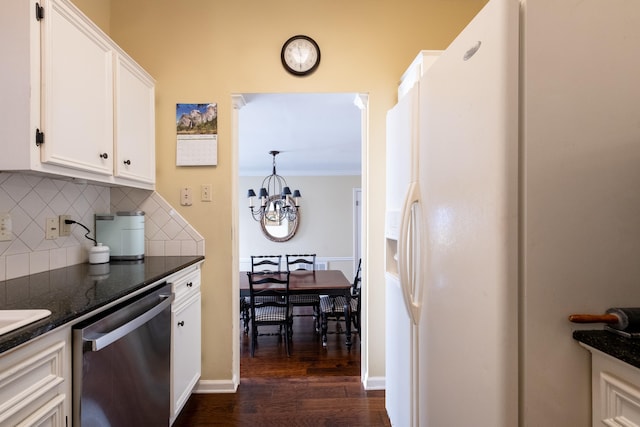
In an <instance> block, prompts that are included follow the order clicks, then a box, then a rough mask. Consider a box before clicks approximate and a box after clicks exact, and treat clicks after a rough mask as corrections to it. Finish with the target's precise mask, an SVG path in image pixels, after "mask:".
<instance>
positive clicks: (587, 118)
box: [385, 0, 640, 427]
mask: <svg viewBox="0 0 640 427" xmlns="http://www.w3.org/2000/svg"><path fill="white" fill-rule="evenodd" d="M638 43H640V2H637V1H636V2H634V1H632V0H617V1H614V2H602V1H597V0H585V1H580V2H576V1H570V0H566V1H564V0H562V1H559V0H529V1H517V0H490V1H489V2H488V3H487V4H486V5H485V6H484V7H483V8H482V10H481V11H480V12H479V13H478V15H477V16H476V17H475V18H474V19H473V20H472V21H471V22H470V23H469V25H468V26H467V27H465V29H464V30H463V31H462V32H461V33H460V34H459V36H457V37H456V39H455V40H454V41H453V42H452V43H451V44H450V46H449V47H448V48H447V49H446V50H444V51H443V52H442V54H441V55H440V56H439V57H438V59H437V60H435V62H434V63H433V64H432V65H430V66H429V67H428V68H427V69H426V71H425V72H424V73H423V75H422V77H421V78H420V79H419V81H418V82H417V83H416V84H415V85H414V86H413V87H412V88H411V90H409V91H407V93H406V94H404V95H403V96H402V97H401V98H400V99H399V101H398V104H397V105H396V106H395V107H394V108H393V109H392V110H390V111H389V112H388V116H387V212H386V230H385V240H386V242H385V248H386V254H385V279H386V307H385V308H386V314H385V318H386V407H387V412H388V414H389V417H390V419H391V422H392V424H393V425H394V426H427V427H440V426H471V425H472V426H487V427H512V426H517V425H524V426H527V425H531V426H536V425H545V426H568V425H572V426H573V425H576V426H577V425H589V423H590V385H589V382H590V376H589V356H588V355H587V354H585V353H586V352H585V351H584V349H581V348H580V347H579V346H578V345H577V343H575V342H574V341H573V340H572V338H571V330H572V327H573V326H574V325H570V324H569V322H568V321H567V315H568V314H570V313H571V312H581V311H584V310H587V312H596V313H597V312H604V310H605V309H606V308H608V307H611V306H616V305H617V306H620V305H629V303H630V302H631V301H633V299H634V298H635V300H636V303H635V305H638V304H640V291H639V290H638V288H639V287H638V285H637V279H636V278H637V277H638V274H640V267H639V266H638V264H639V263H638V262H637V260H638V259H640V216H638V215H639V214H640V172H638V170H640V103H639V102H638V101H639V100H640V89H639V88H640V77H639V76H640V60H639V59H638V57H640V54H638V46H640V44H638ZM602 61H606V62H605V63H603V62H602ZM612 214H613V216H612ZM605 253H606V256H603V254H605ZM634 260H635V261H634ZM632 305H633V303H632Z"/></svg>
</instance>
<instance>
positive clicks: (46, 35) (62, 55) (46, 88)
mask: <svg viewBox="0 0 640 427" xmlns="http://www.w3.org/2000/svg"><path fill="white" fill-rule="evenodd" d="M47 5H48V7H47V8H46V9H45V17H44V19H42V20H41V25H44V31H43V37H42V49H41V52H42V75H41V80H42V105H41V112H42V116H41V117H42V120H41V123H42V129H41V130H42V131H43V132H44V138H45V139H44V143H43V144H42V145H41V147H40V149H41V160H42V162H43V163H51V164H55V165H60V166H66V167H69V168H74V169H80V170H85V171H88V172H95V173H97V174H101V175H112V174H113V157H112V156H113V49H112V47H111V45H110V43H109V41H108V40H105V39H104V37H103V36H101V35H100V34H98V33H97V32H95V31H94V30H93V29H92V28H91V26H89V25H88V23H87V22H83V20H82V19H81V17H80V16H78V14H77V13H75V12H74V11H73V10H71V9H70V8H69V6H68V5H67V4H65V3H63V2H58V1H49V2H47Z"/></svg>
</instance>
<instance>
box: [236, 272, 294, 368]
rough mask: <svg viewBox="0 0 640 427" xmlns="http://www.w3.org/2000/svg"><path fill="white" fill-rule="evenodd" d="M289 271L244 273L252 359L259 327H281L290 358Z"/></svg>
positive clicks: (291, 316)
mask: <svg viewBox="0 0 640 427" xmlns="http://www.w3.org/2000/svg"><path fill="white" fill-rule="evenodd" d="M289 274H290V273H289V272H282V273H272V272H260V273H251V272H247V275H248V276H249V311H250V318H251V357H253V356H254V354H255V347H256V345H257V344H258V326H262V325H276V326H280V330H279V335H280V336H282V335H284V338H285V345H286V348H287V356H290V355H291V350H290V347H291V345H290V340H291V334H292V329H291V328H292V325H293V310H292V307H291V304H290V302H289Z"/></svg>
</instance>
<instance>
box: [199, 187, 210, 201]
mask: <svg viewBox="0 0 640 427" xmlns="http://www.w3.org/2000/svg"><path fill="white" fill-rule="evenodd" d="M211 187H212V186H211V184H202V186H200V200H202V201H203V202H210V201H211Z"/></svg>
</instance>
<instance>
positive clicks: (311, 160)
mask: <svg viewBox="0 0 640 427" xmlns="http://www.w3.org/2000/svg"><path fill="white" fill-rule="evenodd" d="M242 96H243V97H244V100H245V102H246V105H245V106H244V107H242V108H241V109H240V110H239V113H238V114H239V123H238V126H239V159H238V162H239V165H238V166H239V173H240V175H241V176H265V175H269V174H270V173H271V165H272V156H271V155H270V154H269V151H271V150H277V151H280V154H278V155H277V157H276V166H277V172H278V174H280V175H294V176H295V175H298V176H317V175H360V171H361V139H362V136H361V124H360V121H361V110H360V108H359V107H357V106H356V104H355V103H354V100H355V99H356V94H355V93H274V94H263V93H261V94H255V93H254V94H243V95H242Z"/></svg>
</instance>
